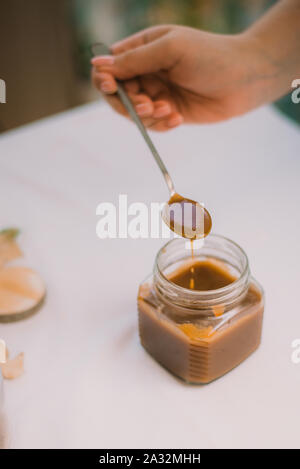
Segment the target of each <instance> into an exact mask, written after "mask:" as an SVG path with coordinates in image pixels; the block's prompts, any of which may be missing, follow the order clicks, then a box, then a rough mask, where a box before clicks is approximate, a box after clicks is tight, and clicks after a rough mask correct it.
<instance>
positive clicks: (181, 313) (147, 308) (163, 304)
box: [138, 235, 264, 383]
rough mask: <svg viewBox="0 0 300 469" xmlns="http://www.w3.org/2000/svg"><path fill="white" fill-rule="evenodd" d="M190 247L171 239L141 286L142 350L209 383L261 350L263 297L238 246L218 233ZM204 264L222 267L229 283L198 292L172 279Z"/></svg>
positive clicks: (192, 380)
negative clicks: (228, 278) (151, 272)
mask: <svg viewBox="0 0 300 469" xmlns="http://www.w3.org/2000/svg"><path fill="white" fill-rule="evenodd" d="M199 242H200V243H202V246H200V247H199V246H197V244H198V243H199ZM189 243H190V242H189V241H187V240H185V239H182V238H180V239H179V238H178V239H173V240H171V241H169V242H168V243H167V244H166V245H165V246H164V247H163V248H162V249H160V251H159V252H158V254H157V256H156V259H155V265H154V271H153V274H152V275H151V276H150V277H148V278H147V279H146V280H145V281H144V282H143V283H142V284H141V285H140V288H139V293H138V311H139V334H140V341H141V344H142V345H143V347H144V348H145V349H146V350H147V351H148V352H149V353H150V354H151V355H152V356H153V357H154V358H155V359H156V360H157V361H158V362H159V363H160V364H161V365H163V366H164V367H165V368H166V369H168V370H169V371H170V372H172V373H173V374H174V375H176V376H178V377H179V378H182V379H183V380H184V381H186V382H189V383H209V382H210V381H212V380H214V379H216V378H218V377H220V376H222V375H223V374H225V373H227V372H228V371H229V370H231V369H232V368H234V367H235V366H236V365H238V364H239V363H241V362H242V361H243V360H245V358H247V357H248V356H249V355H250V354H251V353H252V352H254V350H255V349H256V348H257V347H258V346H259V344H260V339H261V329H262V318H263V310H264V294H263V290H262V288H261V286H260V285H259V284H258V283H257V281H256V280H255V279H254V278H253V277H251V276H250V270H249V264H248V259H247V256H246V254H245V252H244V251H243V250H242V249H241V248H240V247H239V246H238V245H237V244H236V243H234V242H233V241H231V240H229V239H227V238H224V237H223V236H219V235H209V236H208V237H207V238H206V239H205V240H204V241H201V240H199V241H194V242H192V244H191V246H192V249H188V247H189ZM193 244H194V246H193ZM202 261H203V262H209V263H211V265H213V266H214V268H218V269H222V271H223V272H224V273H225V272H226V275H228V276H231V279H232V280H231V282H230V283H229V284H227V285H226V286H223V287H221V288H216V289H213V290H196V289H191V288H186V287H182V286H181V285H178V284H176V283H174V282H173V281H172V279H175V276H176V275H177V276H178V272H180V271H182V269H187V268H189V266H193V265H194V263H195V262H200V263H201V262H202Z"/></svg>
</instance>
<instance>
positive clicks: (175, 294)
mask: <svg viewBox="0 0 300 469" xmlns="http://www.w3.org/2000/svg"><path fill="white" fill-rule="evenodd" d="M214 240H215V241H216V242H218V241H219V242H226V243H227V244H228V245H229V246H231V247H232V248H234V249H235V250H236V252H237V253H238V254H239V255H240V257H241V258H242V261H243V270H242V271H241V273H240V274H239V276H238V278H237V279H236V280H234V281H233V282H231V283H230V284H228V285H226V286H225V287H222V288H218V289H215V290H191V289H189V288H185V287H182V286H179V285H177V284H176V283H174V282H172V281H171V280H170V279H169V278H168V277H167V276H166V275H165V274H164V272H163V270H162V269H161V267H160V265H159V260H160V258H161V256H162V255H163V253H164V252H165V251H166V249H167V248H168V247H169V246H170V245H172V244H174V243H178V242H181V243H183V242H187V240H186V239H184V238H174V239H172V240H170V241H168V242H167V243H166V244H165V245H164V246H162V247H161V249H160V250H159V251H158V253H157V255H156V258H155V267H154V274H155V276H156V277H158V283H160V286H161V287H162V286H163V285H162V284H164V286H166V288H170V289H171V290H172V291H170V292H168V293H170V298H174V299H175V298H178V299H179V298H180V296H181V295H185V296H186V297H188V298H189V300H191V301H192V302H193V303H194V302H197V303H199V302H200V303H202V302H204V303H205V304H208V303H211V304H216V302H217V303H219V302H226V301H229V300H232V299H233V298H232V297H233V296H235V293H236V294H237V297H240V296H241V295H242V294H243V293H244V292H245V289H246V288H247V287H248V283H249V278H250V271H249V261H248V257H247V254H246V253H245V251H244V250H243V249H242V248H241V247H240V246H239V245H238V244H237V243H236V242H234V241H232V240H231V239H229V238H227V237H225V236H222V235H218V234H210V235H209V236H208V238H207V239H206V240H204V246H205V242H207V243H208V242H209V241H214ZM204 246H203V247H204ZM200 251H201V248H200ZM163 289H164V287H163ZM168 296H169V295H168ZM186 299H187V298H186ZM184 303H185V301H184Z"/></svg>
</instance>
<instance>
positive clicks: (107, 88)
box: [101, 81, 115, 93]
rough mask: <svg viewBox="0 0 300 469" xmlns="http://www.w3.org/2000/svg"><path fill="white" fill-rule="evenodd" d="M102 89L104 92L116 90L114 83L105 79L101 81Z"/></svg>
mask: <svg viewBox="0 0 300 469" xmlns="http://www.w3.org/2000/svg"><path fill="white" fill-rule="evenodd" d="M101 90H102V91H104V93H112V92H113V91H115V88H114V86H113V84H112V83H110V82H109V81H104V82H103V83H101Z"/></svg>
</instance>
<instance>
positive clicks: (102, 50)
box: [92, 42, 175, 196]
mask: <svg viewBox="0 0 300 469" xmlns="http://www.w3.org/2000/svg"><path fill="white" fill-rule="evenodd" d="M92 53H93V55H94V56H95V55H103V54H110V53H111V52H110V50H109V48H108V47H107V46H106V45H105V44H103V43H102V42H99V43H96V44H93V45H92ZM116 82H117V87H118V90H117V93H118V95H119V97H120V100H121V101H122V103H123V104H124V106H125V108H126V109H127V111H128V113H129V115H130V117H131V118H132V120H133V122H135V124H136V125H137V127H138V129H139V131H140V132H141V134H142V136H143V137H144V140H145V142H146V143H147V145H148V147H149V148H150V151H151V153H152V155H153V156H154V159H155V161H156V163H157V164H158V166H159V169H160V170H161V172H162V173H163V176H164V178H165V181H166V183H167V186H168V188H169V191H170V195H171V196H172V195H173V194H175V187H174V184H173V181H172V179H171V176H170V174H169V172H168V170H167V168H166V166H165V164H164V162H163V161H162V159H161V157H160V156H159V153H158V151H157V149H156V148H155V146H154V143H153V142H152V140H151V138H150V137H149V134H148V132H147V130H146V129H145V126H144V124H143V122H142V121H141V119H140V118H139V116H138V115H137V113H136V111H135V109H134V106H133V105H132V103H131V101H130V99H129V97H128V94H127V93H126V91H125V89H124V86H123V85H122V83H121V82H120V80H116Z"/></svg>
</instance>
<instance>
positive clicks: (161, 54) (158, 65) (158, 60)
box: [92, 35, 174, 80]
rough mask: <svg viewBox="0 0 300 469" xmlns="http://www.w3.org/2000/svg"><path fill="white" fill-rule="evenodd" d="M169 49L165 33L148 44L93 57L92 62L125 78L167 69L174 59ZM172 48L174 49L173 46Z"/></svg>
mask: <svg viewBox="0 0 300 469" xmlns="http://www.w3.org/2000/svg"><path fill="white" fill-rule="evenodd" d="M170 49H171V47H170V40H169V37H168V35H165V36H163V37H161V38H158V39H156V40H154V41H152V42H150V43H149V44H145V45H142V46H138V47H136V48H134V49H130V50H127V51H125V52H122V53H120V54H116V55H112V56H109V57H108V56H105V57H95V58H94V59H93V60H92V63H93V65H94V66H96V67H100V68H102V67H103V70H104V69H105V71H108V72H109V73H111V74H112V75H113V76H114V77H116V78H118V79H120V80H127V79H130V78H133V77H135V76H138V75H144V74H148V73H155V72H158V71H159V70H162V69H167V68H168V66H170V65H171V63H172V62H173V61H174V58H172V56H171V54H170ZM172 49H173V50H174V48H172ZM169 64H170V65H169Z"/></svg>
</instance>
